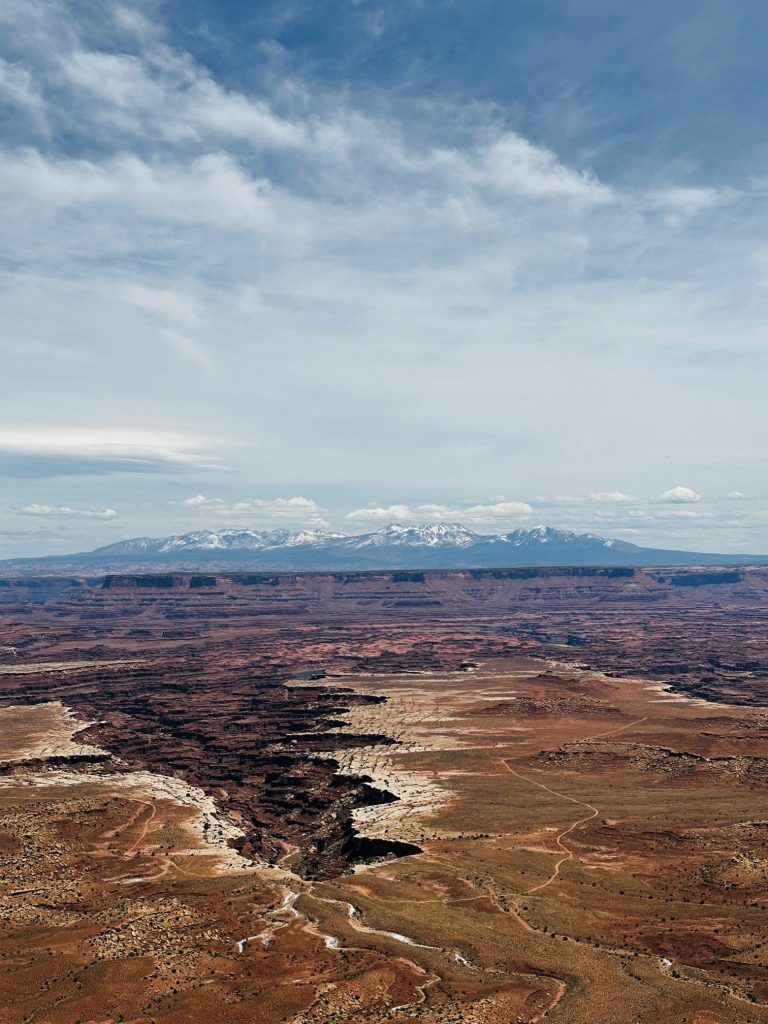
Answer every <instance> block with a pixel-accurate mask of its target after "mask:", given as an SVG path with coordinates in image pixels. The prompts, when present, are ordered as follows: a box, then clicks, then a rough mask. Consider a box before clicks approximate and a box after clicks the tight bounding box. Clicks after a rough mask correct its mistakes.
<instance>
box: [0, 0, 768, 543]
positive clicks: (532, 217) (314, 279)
mask: <svg viewBox="0 0 768 1024" xmlns="http://www.w3.org/2000/svg"><path fill="white" fill-rule="evenodd" d="M766 34H768V5H766V4H765V3H764V0H740V3H738V4H733V3H730V2H727V0H677V2H676V3H674V4H669V3H668V2H666V0H646V2H644V3H642V4H637V3H629V2H627V0H473V2H472V3H471V4H468V3H463V2H460V0H388V2H384V0H322V2H320V0H281V2H277V0H259V2H258V3H253V2H252V0H168V2H161V0H146V2H126V3H119V2H109V0H105V2H104V3H99V4H93V3H89V2H79V0H71V2H67V0H0V122H1V123H0V366H1V367H2V370H0V557H8V558H10V557H17V556H20V555H37V554H57V553H64V552H69V551H77V550H85V549H90V548H93V547H96V546H97V545H102V544H108V543H111V542H114V541H116V540H120V539H122V538H125V537H133V536H141V535H150V536H163V535H167V534H170V533H180V532H184V531H187V530H192V529H214V528H221V527H253V528H256V529H268V528H276V527H286V526H287V527H291V528H304V527H313V528H324V529H327V528H332V529H335V530H343V531H345V532H353V533H354V532H365V531H368V530H371V529H377V528H379V527H381V526H382V525H384V524H385V523H388V522H402V523H408V522H436V521H439V520H450V521H459V522H462V523H464V524H465V525H466V526H468V527H471V528H473V529H476V530H478V531H479V532H484V533H501V532H507V531H508V530H511V529H517V528H526V527H532V526H534V525H537V524H538V523H546V524H547V525H551V526H555V527H561V528H565V529H572V530H577V531H579V532H582V531H584V532H587V531H589V532H595V533H599V534H601V535H603V536H609V537H617V538H620V539H623V540H629V541H633V542H634V543H637V544H643V545H655V546H663V547H670V548H680V549H688V550H705V551H727V552H737V551H743V552H753V553H768V485H767V484H766V469H767V468H768V462H767V461H766V460H767V459H768V431H767V430H766V427H767V426H768V411H767V410H768V403H767V402H766V394H767V393H768V318H767V317H766V313H767V312H768V236H767V235H766V230H765V229H766V223H767V217H766V214H767V212H768V211H767V206H768V159H767V158H768V134H767V133H766V129H765V125H766V124H768V118H767V117H766V115H767V114H768V110H766V106H767V105H768V104H767V102H766V101H767V99H768V62H766V61H765V53H764V40H765V38H766Z"/></svg>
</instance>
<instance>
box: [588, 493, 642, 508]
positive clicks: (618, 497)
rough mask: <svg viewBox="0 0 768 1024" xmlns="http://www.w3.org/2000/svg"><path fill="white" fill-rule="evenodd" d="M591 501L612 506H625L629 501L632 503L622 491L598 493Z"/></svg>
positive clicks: (591, 496)
mask: <svg viewBox="0 0 768 1024" xmlns="http://www.w3.org/2000/svg"><path fill="white" fill-rule="evenodd" d="M589 500H590V501H602V502H606V503H612V504H614V503H615V504H617V505H618V504H624V503H625V502H627V501H632V498H631V497H630V496H629V495H628V494H624V493H623V492H622V491H596V492H594V493H593V494H590V496H589Z"/></svg>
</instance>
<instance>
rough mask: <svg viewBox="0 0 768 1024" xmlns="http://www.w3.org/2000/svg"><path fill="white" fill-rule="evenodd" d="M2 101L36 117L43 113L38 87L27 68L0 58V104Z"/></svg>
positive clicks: (41, 98)
mask: <svg viewBox="0 0 768 1024" xmlns="http://www.w3.org/2000/svg"><path fill="white" fill-rule="evenodd" d="M3 100H4V101H5V102H6V103H10V104H13V105H14V106H17V107H21V108H23V109H24V110H26V111H27V112H28V113H30V114H34V115H36V116H37V115H41V114H42V112H43V97H42V94H41V92H40V86H39V84H38V82H37V81H36V80H35V78H34V77H33V75H32V72H31V71H30V70H29V68H26V67H24V66H23V65H21V64H14V63H12V62H11V61H7V60H4V59H3V58H2V57H0V102H2V101H3Z"/></svg>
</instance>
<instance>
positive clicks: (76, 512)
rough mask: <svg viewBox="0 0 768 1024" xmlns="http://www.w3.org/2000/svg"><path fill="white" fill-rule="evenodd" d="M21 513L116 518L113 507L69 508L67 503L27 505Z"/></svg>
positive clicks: (53, 517) (81, 517)
mask: <svg viewBox="0 0 768 1024" xmlns="http://www.w3.org/2000/svg"><path fill="white" fill-rule="evenodd" d="M21 514H22V515H25V516H44V517H45V518H46V519H117V512H115V510H114V509H113V508H102V509H94V508H70V507H69V506H68V505H27V507H26V508H23V509H22V510H21Z"/></svg>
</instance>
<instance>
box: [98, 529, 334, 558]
mask: <svg viewBox="0 0 768 1024" xmlns="http://www.w3.org/2000/svg"><path fill="white" fill-rule="evenodd" d="M341 538H346V534H343V533H329V532H327V531H325V530H231V529H230V530H216V531H214V530H195V531H193V532H192V533H180V534H174V535H173V536H171V537H136V538H135V539H134V540H121V541H118V542H117V543H116V544H108V545H107V546H106V547H103V548H96V550H95V551H93V552H91V554H94V555H95V554H99V555H118V556H122V555H133V554H138V555H141V554H146V555H167V554H173V553H177V552H192V551H270V550H274V549H276V548H291V547H313V546H318V545H322V544H326V543H328V542H330V541H333V540H337V539H341Z"/></svg>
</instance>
